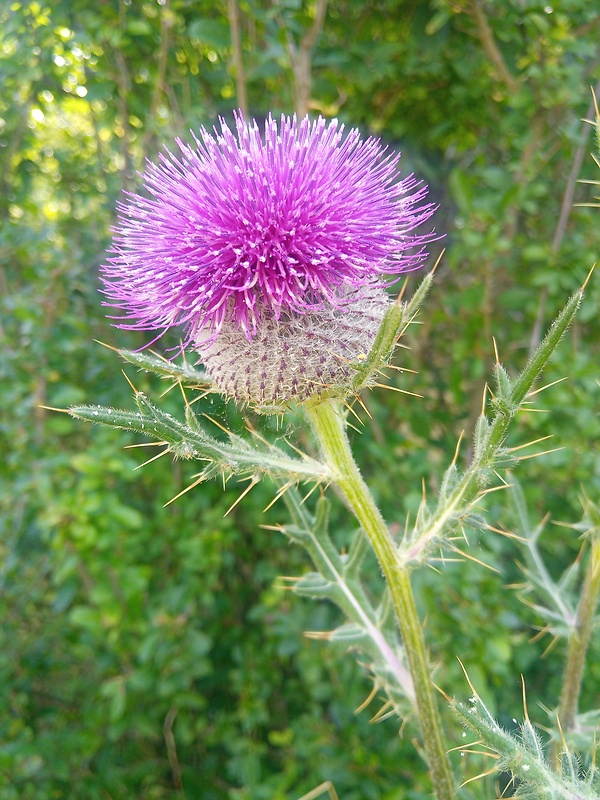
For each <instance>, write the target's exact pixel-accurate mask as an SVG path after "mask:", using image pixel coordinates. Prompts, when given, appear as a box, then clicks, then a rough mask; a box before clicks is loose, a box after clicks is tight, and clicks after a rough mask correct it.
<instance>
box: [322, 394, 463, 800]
mask: <svg viewBox="0 0 600 800" xmlns="http://www.w3.org/2000/svg"><path fill="white" fill-rule="evenodd" d="M307 413H308V417H309V419H310V421H311V423H312V426H313V429H314V431H315V433H316V436H317V438H318V440H319V443H320V445H321V448H322V450H323V454H324V455H325V457H326V459H327V462H328V464H329V466H330V467H331V469H332V470H333V472H334V474H335V481H336V483H337V485H338V486H339V488H340V489H341V490H342V492H343V493H344V496H345V497H346V499H347V500H348V502H349V504H350V506H351V508H352V510H353V511H354V513H355V515H356V517H357V519H358V520H359V522H360V524H361V525H362V527H363V529H364V531H365V533H366V534H367V536H368V537H369V540H370V542H371V545H372V547H373V549H374V551H375V554H376V555H377V558H378V559H379V563H380V565H381V568H382V570H383V573H384V575H385V578H386V580H387V583H388V586H389V589H390V593H391V596H392V599H393V602H394V607H395V609H396V614H397V617H398V623H399V625H400V630H401V632H402V637H403V640H404V647H405V650H406V656H407V659H408V664H409V667H410V671H411V674H412V678H413V682H414V687H415V695H416V701H417V710H418V713H419V722H420V726H421V733H422V736H423V743H424V745H425V751H426V753H427V759H428V762H429V769H430V771H431V779H432V783H433V786H434V790H435V794H436V797H437V798H438V800H452V798H454V796H455V788H454V780H453V777H452V771H451V769H450V762H449V760H448V756H447V754H446V748H445V746H444V741H443V736H442V725H441V720H440V716H439V712H438V709H437V705H436V702H435V698H434V695H433V686H432V682H431V677H430V672H429V665H428V663H427V655H426V652H425V643H424V641H423V634H422V630H421V624H420V621H419V618H418V615H417V610H416V606H415V601H414V597H413V592H412V587H411V584H410V573H409V571H408V569H406V568H404V567H402V566H401V565H400V563H399V561H398V558H397V554H396V546H395V544H394V542H393V540H392V538H391V536H390V533H389V531H388V528H387V526H386V524H385V522H384V520H383V517H382V516H381V513H380V511H379V509H378V508H377V506H376V505H375V501H374V500H373V497H372V495H371V493H370V491H369V488H368V487H367V485H366V483H365V482H364V480H363V479H362V477H361V474H360V472H359V470H358V467H357V465H356V462H355V461H354V457H353V455H352V451H351V449H350V443H349V442H348V437H347V434H346V420H345V414H344V411H343V407H342V404H341V402H340V401H339V400H331V399H329V400H324V401H322V402H320V403H317V404H315V405H313V406H311V407H307Z"/></svg>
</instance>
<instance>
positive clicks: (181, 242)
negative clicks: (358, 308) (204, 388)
mask: <svg viewBox="0 0 600 800" xmlns="http://www.w3.org/2000/svg"><path fill="white" fill-rule="evenodd" d="M235 128H236V133H234V132H232V131H231V130H230V129H229V127H228V126H227V124H226V123H225V122H224V120H221V132H220V133H219V132H217V131H216V129H215V131H214V135H212V134H210V133H209V132H208V131H206V130H205V129H204V128H203V129H201V131H200V138H196V137H194V138H195V143H196V148H195V149H194V148H192V147H190V146H188V145H186V144H184V143H182V142H181V141H179V140H178V142H177V144H178V145H179V148H180V150H181V155H180V156H179V157H177V156H175V155H173V153H171V152H169V151H167V153H166V154H161V155H160V160H159V163H158V164H153V163H151V162H148V166H147V170H146V172H145V174H144V176H143V179H144V187H145V189H146V190H147V192H148V193H149V195H150V197H144V196H141V195H136V194H130V193H128V199H127V200H126V201H124V202H122V203H119V206H118V210H119V224H118V227H117V228H116V230H115V235H114V238H113V246H112V249H111V250H110V251H109V252H110V257H109V258H108V264H107V265H106V266H104V268H103V275H104V277H103V283H104V289H103V293H104V294H105V295H106V297H107V298H108V302H106V303H105V304H106V305H108V306H110V307H112V308H115V309H121V310H122V311H123V312H125V313H124V316H122V317H120V318H118V319H119V322H118V323H117V324H118V327H123V328H132V329H135V330H159V331H160V332H161V333H163V332H165V331H166V330H168V329H169V328H171V327H173V326H174V325H178V324H183V325H184V326H185V328H186V334H187V339H186V343H187V344H196V345H197V346H198V347H200V348H201V349H202V348H210V347H211V345H212V344H213V343H214V342H215V341H216V338H217V335H218V333H219V331H220V330H221V329H222V327H223V325H224V324H226V323H227V325H228V328H230V327H231V325H233V326H234V327H236V328H238V329H241V330H242V331H243V332H244V334H245V336H246V338H247V339H248V340H252V339H253V338H254V337H255V336H256V334H257V331H258V329H259V326H260V323H261V319H262V318H263V317H264V318H266V319H268V320H279V319H280V317H281V315H282V314H283V315H284V317H287V316H288V315H290V314H292V315H306V314H308V315H310V314H312V313H314V312H315V311H317V310H318V309H319V308H323V307H324V306H325V305H334V306H336V307H337V308H340V307H341V306H343V303H344V300H343V295H344V291H345V290H343V288H342V290H341V291H340V287H344V286H346V287H355V288H360V287H372V286H373V284H374V283H378V284H379V285H384V284H385V281H386V280H388V281H389V280H393V279H394V277H397V276H398V275H400V274H401V273H404V272H406V271H408V270H411V269H415V268H416V267H418V266H419V265H420V264H421V263H422V261H423V260H424V259H425V258H426V256H427V253H426V252H425V250H424V245H425V244H426V243H427V242H430V241H431V240H432V239H433V238H434V237H433V235H432V234H425V235H414V234H412V233H411V231H413V230H414V229H415V228H416V227H417V226H418V225H419V224H421V223H422V222H424V221H425V220H427V219H428V218H429V217H430V216H431V214H432V213H433V211H434V206H433V205H432V204H425V205H424V204H422V201H423V198H424V197H425V195H426V191H427V190H426V187H424V186H421V185H420V184H419V183H417V181H416V180H415V179H414V178H413V176H412V175H411V176H409V177H407V178H405V179H404V180H398V175H397V164H398V158H399V156H398V155H395V154H393V153H387V151H386V149H385V148H384V147H383V146H382V145H381V144H380V143H379V142H378V141H377V140H375V139H371V138H369V139H366V140H362V139H361V137H360V133H359V131H358V130H357V129H352V130H350V131H349V132H348V133H347V134H346V135H345V136H344V126H343V125H339V124H338V123H337V121H336V120H333V121H331V122H326V121H325V120H324V119H323V118H319V119H317V120H316V121H314V122H311V121H310V120H309V119H308V118H305V119H303V120H302V121H301V122H299V123H298V122H297V121H296V118H295V117H294V118H292V119H290V118H289V117H285V116H282V117H281V120H280V123H279V125H278V124H277V122H276V121H275V120H273V119H272V118H271V117H269V119H268V120H267V122H266V123H265V130H264V137H261V134H260V131H259V128H258V125H257V124H256V122H254V121H253V122H251V123H246V122H245V121H244V119H243V118H242V116H241V115H239V114H238V115H236V117H235ZM385 275H387V276H390V277H389V278H388V279H385V278H384V277H383V276H385Z"/></svg>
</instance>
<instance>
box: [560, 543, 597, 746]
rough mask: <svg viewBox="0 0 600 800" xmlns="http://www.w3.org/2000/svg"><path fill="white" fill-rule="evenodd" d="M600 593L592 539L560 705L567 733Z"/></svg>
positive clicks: (575, 704) (570, 639) (561, 716)
mask: <svg viewBox="0 0 600 800" xmlns="http://www.w3.org/2000/svg"><path fill="white" fill-rule="evenodd" d="M599 594H600V539H599V538H598V537H594V538H593V539H592V552H591V555H590V562H589V565H588V570H587V574H586V576H585V581H584V583H583V589H582V591H581V598H580V600H579V606H578V608H577V619H576V621H575V627H574V628H573V630H572V632H571V634H570V636H569V654H568V656H567V664H566V667H565V673H564V682H563V688H562V692H561V695H560V703H559V706H558V719H559V721H560V725H561V728H562V729H563V731H565V732H567V731H569V730H571V729H572V728H573V725H574V723H575V717H576V716H577V704H578V701H579V693H580V691H581V682H582V678H583V670H584V667H585V656H586V653H587V649H588V645H589V643H590V638H591V635H592V628H593V623H594V612H595V610H596V605H597V603H598V595H599Z"/></svg>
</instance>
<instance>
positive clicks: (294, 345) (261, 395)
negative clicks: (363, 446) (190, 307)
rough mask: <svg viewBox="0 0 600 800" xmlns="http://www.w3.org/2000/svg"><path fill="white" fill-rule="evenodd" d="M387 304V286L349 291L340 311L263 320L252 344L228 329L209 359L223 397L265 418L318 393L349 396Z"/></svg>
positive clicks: (208, 351) (210, 348)
mask: <svg viewBox="0 0 600 800" xmlns="http://www.w3.org/2000/svg"><path fill="white" fill-rule="evenodd" d="M388 305H389V299H388V296H387V294H386V292H385V291H384V290H383V289H382V288H381V287H376V286H373V287H366V288H364V289H361V290H358V289H355V288H352V287H346V288H344V289H342V290H340V292H339V297H338V304H337V305H327V306H325V307H324V308H323V309H320V310H318V311H314V312H311V313H307V314H304V315H300V314H289V315H285V316H284V315H281V316H280V317H279V319H277V318H276V317H275V315H274V314H273V313H272V312H271V313H265V314H263V318H262V322H261V325H260V329H259V330H258V332H257V335H256V337H255V338H254V339H252V341H249V340H248V339H247V338H246V337H245V336H240V332H239V330H238V329H237V327H236V326H235V325H234V324H233V323H225V324H224V325H223V327H222V328H221V330H220V332H219V335H218V336H217V337H216V339H215V340H214V341H213V342H212V344H210V345H209V346H208V348H207V349H205V350H203V352H202V361H203V362H204V365H205V367H206V371H207V373H208V375H209V377H210V378H212V380H213V382H214V384H215V386H216V387H217V388H218V389H219V390H220V391H222V392H223V393H224V394H226V395H228V396H229V397H233V398H234V399H235V400H236V401H237V402H239V403H250V404H252V405H254V406H257V407H258V408H259V409H261V410H262V411H263V412H268V411H277V410H279V409H280V408H281V406H282V405H284V404H285V403H287V402H289V401H290V400H295V401H296V402H301V401H303V400H308V398H309V397H312V396H313V395H323V394H341V395H345V394H347V392H348V387H349V386H350V385H351V383H352V378H353V376H354V369H353V362H354V363H357V362H358V361H360V359H362V358H364V357H365V356H366V355H367V354H368V353H369V350H370V349H371V347H372V345H373V342H374V341H375V336H376V335H377V331H378V329H379V326H380V324H381V321H382V319H383V315H384V314H385V312H386V309H387V307H388Z"/></svg>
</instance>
